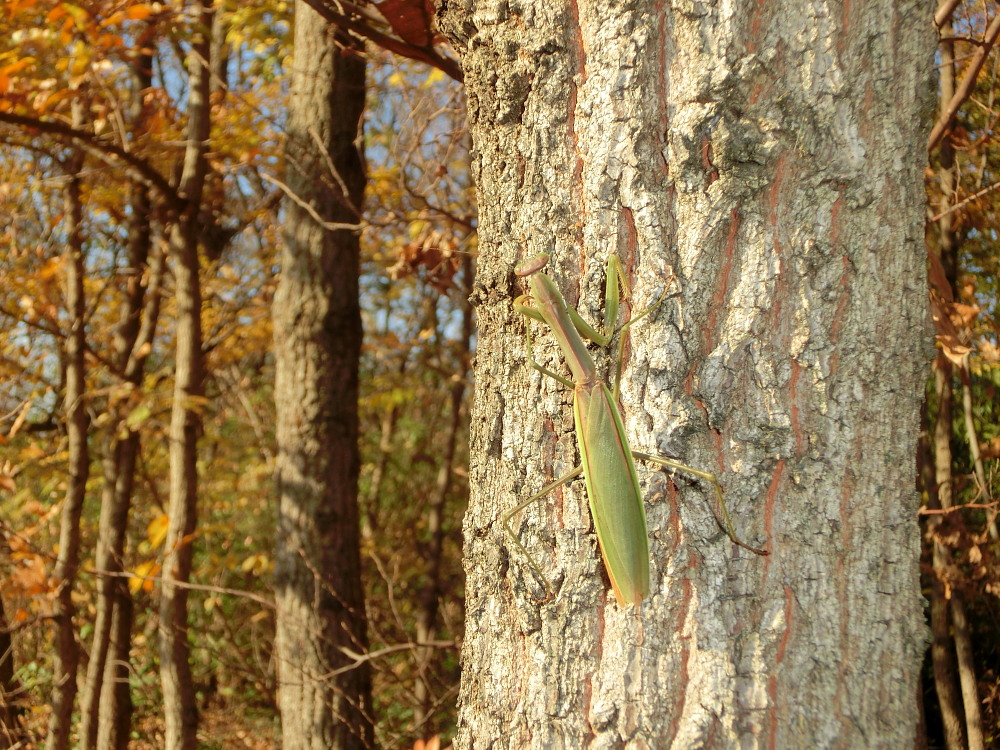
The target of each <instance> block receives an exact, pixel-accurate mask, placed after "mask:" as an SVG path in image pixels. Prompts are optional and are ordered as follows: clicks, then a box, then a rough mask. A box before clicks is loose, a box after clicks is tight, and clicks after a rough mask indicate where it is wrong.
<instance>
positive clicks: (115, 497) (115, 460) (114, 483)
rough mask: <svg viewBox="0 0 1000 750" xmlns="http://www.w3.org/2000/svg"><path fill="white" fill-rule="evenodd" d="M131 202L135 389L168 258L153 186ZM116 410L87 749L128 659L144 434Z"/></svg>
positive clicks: (129, 333)
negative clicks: (109, 683)
mask: <svg viewBox="0 0 1000 750" xmlns="http://www.w3.org/2000/svg"><path fill="white" fill-rule="evenodd" d="M143 88H144V87H143ZM140 90H142V89H140ZM131 203H132V222H133V224H132V227H131V232H130V234H131V239H130V247H129V266H130V268H131V271H132V273H133V276H132V277H131V278H130V280H129V289H128V293H127V294H126V297H125V308H124V310H123V311H122V318H121V321H120V323H119V328H118V335H117V336H116V337H115V365H116V368H117V373H116V374H117V375H118V376H119V377H120V378H121V379H122V380H123V381H124V382H126V383H131V384H132V385H133V386H134V387H135V388H136V390H137V392H138V389H139V386H140V384H141V382H142V376H143V372H144V369H145V361H146V356H147V355H146V354H144V353H143V352H144V351H146V350H149V349H150V346H149V345H150V344H151V343H152V338H153V333H154V331H155V329H156V320H157V318H158V317H159V309H160V292H159V287H160V279H161V277H162V273H163V267H164V264H163V256H162V254H161V253H159V252H157V253H155V254H154V257H153V260H152V263H150V264H149V266H148V267H147V261H148V260H149V251H150V240H151V232H150V224H149V222H150V216H149V209H150V206H149V191H148V189H147V188H146V187H145V186H136V187H135V188H134V191H133V199H132V202H131ZM144 275H145V279H146V281H145V283H144V282H143V277H144ZM147 290H148V292H149V296H148V298H147V296H146V293H147ZM130 405H131V402H129V401H126V408H127V407H128V406H130ZM117 416H118V419H117V420H116V421H115V423H114V424H113V426H112V428H111V430H109V434H108V437H107V456H106V457H105V460H104V467H105V470H104V490H103V493H102V497H101V516H100V523H99V527H98V528H99V531H98V538H97V549H96V552H95V563H96V566H97V569H98V571H101V572H100V573H99V575H98V578H97V614H96V615H95V617H94V639H93V646H92V647H91V649H90V661H89V663H88V664H87V679H86V682H85V683H84V694H83V701H82V705H81V709H80V714H81V716H80V746H81V748H83V750H89V749H90V748H92V747H95V744H96V742H97V735H98V722H99V716H100V702H101V695H102V694H103V693H104V692H105V684H104V678H105V675H106V674H108V673H109V670H108V669H107V668H106V665H107V662H108V658H109V656H110V657H111V658H112V661H114V660H121V659H124V660H125V661H126V662H127V661H128V660H129V659H128V650H127V649H126V650H125V652H124V653H123V654H120V653H113V652H114V650H115V649H114V646H113V644H114V641H113V638H112V620H113V619H114V617H115V616H116V614H115V607H116V605H117V604H118V603H120V602H121V601H122V600H123V599H125V598H130V597H131V594H130V593H129V590H128V584H127V582H126V580H125V579H124V578H121V577H117V576H116V575H115V574H116V573H121V572H123V571H124V569H125V567H124V558H125V538H126V531H127V526H128V515H129V511H130V509H131V507H132V490H133V487H134V484H135V464H136V459H137V457H138V455H139V446H140V439H139V432H138V431H136V430H133V429H131V428H129V427H128V426H127V424H125V417H126V416H127V413H125V412H123V413H119V414H118V415H117ZM121 432H124V433H125V435H124V437H121V436H120V434H121ZM112 671H113V670H112ZM117 694H119V691H118V690H117V689H116V688H115V687H110V688H109V690H108V695H109V696H114V695H117Z"/></svg>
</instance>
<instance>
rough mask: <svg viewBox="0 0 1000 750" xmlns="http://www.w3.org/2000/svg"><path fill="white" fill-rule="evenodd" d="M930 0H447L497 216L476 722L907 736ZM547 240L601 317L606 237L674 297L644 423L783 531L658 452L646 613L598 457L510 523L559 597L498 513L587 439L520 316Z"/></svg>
mask: <svg viewBox="0 0 1000 750" xmlns="http://www.w3.org/2000/svg"><path fill="white" fill-rule="evenodd" d="M932 12H933V9H932V8H930V7H928V6H927V5H926V3H921V2H916V0H876V1H874V2H867V3H851V4H850V6H849V7H848V5H847V4H839V5H837V6H836V11H834V10H833V8H831V7H830V6H828V5H823V4H821V5H816V4H803V3H801V2H798V0H776V1H775V2H769V3H764V4H753V3H742V4H741V3H736V4H725V3H707V2H706V3H690V2H666V3H659V2H653V1H652V0H649V1H648V2H638V3H632V4H629V5H627V6H624V5H616V6H614V7H613V8H612V7H610V6H609V5H608V4H607V3H602V2H590V1H589V0H584V1H582V2H577V3H571V4H544V3H543V4H534V5H531V6H530V7H528V6H518V7H517V8H515V7H514V6H509V7H508V6H504V7H503V9H502V12H498V11H497V6H496V5H495V4H493V3H490V2H487V0H467V1H466V2H461V3H459V2H455V3H453V2H446V3H445V4H444V6H443V8H442V11H441V12H440V13H439V20H440V21H441V22H442V27H443V29H444V31H445V33H447V34H448V35H449V36H450V37H451V39H452V41H453V43H454V45H455V48H456V49H457V50H458V51H459V53H460V54H461V55H462V63H463V70H464V72H465V81H466V85H467V92H468V101H469V124H470V131H471V134H472V138H473V143H474V146H475V152H474V153H475V159H474V173H475V175H476V178H477V181H478V189H479V208H480V224H479V240H480V264H479V268H478V272H477V291H476V292H475V298H476V300H477V302H478V303H479V307H478V311H477V312H478V319H479V338H478V346H477V351H476V374H475V383H476V394H475V398H474V404H475V407H474V413H473V415H472V419H471V425H472V436H471V442H472V455H471V459H470V464H471V471H470V473H471V492H470V501H469V510H468V512H467V514H466V519H465V543H466V547H465V555H466V570H467V572H468V583H467V586H466V591H467V599H466V634H465V638H464V641H463V654H462V665H463V673H462V688H461V695H460V698H459V703H460V708H459V720H458V733H457V736H456V739H455V745H456V747H457V748H470V747H490V746H495V745H496V744H497V742H498V739H497V738H502V742H503V743H504V744H505V745H509V746H511V747H525V748H526V747H538V748H542V747H623V746H627V747H630V746H636V747H653V748H691V747H700V748H715V747H719V748H721V747H742V746H746V747H774V748H786V747H787V748H794V747H843V748H854V747H859V748H860V747H865V748H903V747H912V745H913V741H914V736H915V730H916V727H917V723H918V720H919V716H918V710H917V703H916V700H915V699H916V697H917V695H918V691H917V684H918V679H919V667H920V660H921V655H922V653H923V650H924V637H925V635H926V632H925V625H924V622H923V615H922V610H923V606H922V600H921V598H920V587H919V575H918V572H919V571H918V561H919V528H918V525H917V522H916V510H917V505H918V498H917V496H916V492H915V490H914V483H913V476H912V472H913V455H914V450H915V448H916V437H917V428H918V413H919V405H920V394H921V389H922V384H923V381H924V377H925V373H926V364H927V362H926V351H927V350H926V343H925V342H924V336H925V331H926V322H927V319H926V297H925V294H926V269H925V268H924V266H923V257H924V253H923V252H922V238H923V225H924V220H923V209H924V195H923V188H922V185H921V177H922V174H923V170H924V168H925V165H926V151H925V144H926V127H927V125H928V120H929V105H930V104H931V97H932V94H933V88H932V86H931V85H930V81H929V74H928V71H930V70H931V65H932V57H933V50H934V35H933V30H932V27H931V23H930V22H931V13H932ZM539 252H547V253H549V254H550V258H551V260H550V263H549V266H548V268H549V272H550V274H551V275H552V276H553V277H554V279H555V280H556V282H557V284H558V285H559V286H560V288H561V289H562V290H563V293H564V294H565V295H566V297H567V300H568V303H569V304H570V305H571V306H573V307H575V308H577V309H578V310H579V311H580V313H581V315H583V317H585V318H586V319H587V320H589V321H591V322H593V321H596V320H599V319H600V313H601V311H602V308H603V300H602V291H603V281H604V269H605V267H606V261H607V257H608V255H609V254H610V253H612V252H614V253H617V255H618V256H619V257H620V258H621V259H622V261H623V264H624V267H625V269H626V274H627V276H628V277H629V280H630V281H631V282H632V283H631V287H632V292H633V297H632V300H631V304H632V306H633V309H634V310H638V309H641V308H642V307H644V306H645V305H646V304H649V303H650V302H652V301H654V300H656V299H657V298H658V297H659V296H660V295H661V294H662V293H663V291H664V289H665V288H666V289H668V293H669V296H668V297H667V299H665V300H664V302H663V303H662V304H661V305H660V306H659V307H658V308H657V309H656V310H655V312H654V313H653V314H651V315H650V316H649V317H647V318H646V319H644V320H643V321H642V322H641V323H639V324H638V325H637V326H636V327H634V328H632V329H631V330H630V332H629V334H628V336H629V338H628V343H629V345H630V348H631V351H630V353H629V354H628V356H627V360H626V367H625V373H624V377H623V387H622V402H623V407H624V423H625V427H624V428H625V432H626V434H627V436H628V438H629V440H630V442H631V443H632V447H633V448H634V449H635V450H638V451H652V452H659V453H670V454H673V455H675V456H677V457H678V458H680V459H681V460H683V461H684V462H685V463H687V464H690V465H691V466H693V467H696V468H700V469H703V470H709V471H712V472H714V473H716V474H718V475H719V478H720V480H721V482H722V484H723V486H724V488H725V497H726V500H727V502H728V504H729V509H730V512H731V515H732V517H733V518H734V519H735V522H736V525H737V531H738V532H739V533H740V534H741V535H743V536H744V538H746V539H747V540H748V541H749V542H751V543H754V542H756V543H757V544H764V545H766V547H767V549H768V550H769V551H770V553H771V554H770V556H768V557H766V558H762V557H758V556H755V555H752V554H749V553H747V552H746V551H744V550H742V549H739V548H736V547H734V546H733V545H732V544H731V543H730V542H729V540H728V539H727V538H726V536H725V535H724V534H722V533H721V532H720V530H719V527H718V524H717V523H716V521H715V519H714V518H713V517H712V514H711V507H712V495H711V488H710V487H706V486H705V485H704V484H703V483H701V482H699V481H691V480H689V479H687V478H682V477H681V476H677V477H675V478H674V481H673V482H671V481H669V480H668V478H667V477H664V476H663V475H662V474H657V473H655V472H652V471H649V470H647V469H642V470H641V481H642V484H643V488H644V494H645V497H646V499H647V500H649V501H650V502H649V503H648V504H647V505H646V513H647V518H648V525H649V543H650V547H651V550H650V564H651V579H652V591H651V594H650V596H649V597H648V598H647V599H646V600H645V601H644V602H643V603H642V605H641V606H638V607H627V608H620V607H618V606H617V604H615V603H614V597H613V595H611V593H610V588H609V586H608V583H607V580H606V578H605V574H604V570H603V565H602V563H601V557H600V553H599V552H598V551H597V549H596V546H595V539H594V535H593V533H592V532H591V527H592V522H591V518H590V513H589V510H588V504H587V501H586V499H585V497H586V494H585V490H584V488H583V483H582V482H579V481H577V482H573V483H571V484H569V485H568V486H566V487H564V488H563V489H562V490H561V491H560V492H554V493H552V496H551V497H549V498H547V499H546V501H545V502H540V503H538V504H537V506H533V507H531V508H529V509H528V510H526V511H525V513H524V514H522V515H521V516H519V517H518V518H517V519H516V526H517V528H516V531H518V532H519V534H520V539H521V541H522V542H524V543H525V544H526V545H527V546H528V547H529V549H530V550H531V552H532V553H533V555H534V556H535V559H536V561H537V562H538V563H539V565H540V566H541V567H542V570H543V572H544V573H545V574H546V575H547V577H548V579H549V581H550V582H551V584H552V585H553V588H554V589H555V595H554V597H553V598H552V599H551V600H550V601H547V602H545V603H540V602H539V601H538V600H537V597H538V595H539V594H540V591H539V589H540V587H539V586H538V584H537V582H536V579H535V577H534V576H533V574H532V572H531V570H530V568H529V566H528V564H527V561H526V560H525V559H524V557H523V555H521V554H520V553H519V552H518V550H517V549H516V548H515V547H514V546H513V544H512V543H511V542H510V541H509V540H508V539H507V538H506V535H505V533H504V531H503V526H502V524H501V523H500V516H501V515H502V514H503V513H504V512H505V511H506V510H508V509H510V508H512V507H513V506H514V505H515V504H516V503H517V502H518V501H519V500H520V499H523V498H524V497H525V496H527V495H528V494H530V493H532V492H534V491H536V490H537V489H539V488H540V487H541V486H542V485H543V484H544V483H545V482H546V481H547V480H549V479H550V478H551V477H554V476H559V475H561V474H564V473H565V472H566V471H567V470H569V469H570V468H571V467H573V466H575V465H576V464H577V463H578V458H577V446H576V445H575V442H576V441H575V436H574V433H573V428H572V422H573V419H572V415H571V409H570V407H569V401H568V396H567V395H566V394H565V393H564V391H563V389H562V388H560V387H559V386H558V385H555V384H554V381H552V380H551V379H547V378H543V377H542V376H541V375H540V374H538V373H536V372H534V371H533V370H532V369H531V368H530V367H529V365H528V363H527V357H526V354H525V346H524V329H525V321H524V319H523V316H519V315H517V314H516V313H515V312H514V311H513V310H512V308H511V302H512V299H513V298H514V297H515V296H516V295H517V294H518V293H519V288H518V287H517V286H516V284H515V278H514V276H513V274H512V270H513V269H514V268H515V267H516V265H517V264H518V263H519V262H523V260H524V259H527V258H531V257H533V256H534V255H536V254H537V253H539ZM531 325H532V327H533V331H535V332H537V331H539V330H540V326H536V325H535V324H533V323H532V324H531ZM534 347H535V349H534V351H535V355H536V357H540V358H542V359H541V360H540V361H542V362H543V363H544V364H546V365H547V366H549V367H550V368H557V369H559V370H560V372H562V371H564V369H565V367H564V364H563V363H562V362H561V359H560V358H559V357H558V356H557V355H555V354H554V353H553V350H552V348H551V347H552V343H551V338H550V337H548V336H544V335H541V334H539V335H538V336H537V337H536V339H535V343H534ZM603 361H604V362H605V363H607V358H605V359H604V360H603ZM612 371H613V368H612ZM547 422H548V424H546V423H547ZM887 613H889V614H888V615H887Z"/></svg>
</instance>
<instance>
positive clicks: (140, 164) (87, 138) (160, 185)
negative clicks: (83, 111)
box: [0, 112, 187, 213]
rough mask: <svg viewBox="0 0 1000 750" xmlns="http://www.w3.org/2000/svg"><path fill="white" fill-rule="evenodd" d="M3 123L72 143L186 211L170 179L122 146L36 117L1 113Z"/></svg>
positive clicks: (184, 204) (172, 205) (171, 206)
mask: <svg viewBox="0 0 1000 750" xmlns="http://www.w3.org/2000/svg"><path fill="white" fill-rule="evenodd" d="M0 122H5V123H7V124H8V125H16V126H17V127H20V128H33V129H35V130H37V131H38V132H40V133H45V134H46V135H51V136H55V137H57V138H64V139H67V140H71V141H73V142H74V143H77V144H78V145H80V146H81V147H83V148H84V149H85V150H86V151H87V152H89V153H91V154H93V155H94V156H96V157H97V158H98V159H100V160H101V161H103V162H104V163H105V164H109V165H111V166H121V163H124V164H125V171H126V172H128V174H129V175H130V176H131V178H132V179H133V180H135V181H136V182H139V183H142V184H143V185H147V186H149V187H150V188H151V189H153V190H155V191H157V192H158V193H159V194H160V195H162V196H163V198H164V200H165V201H166V202H167V205H168V206H169V208H170V209H171V210H173V211H175V212H177V213H180V212H181V211H183V210H184V209H185V208H186V207H187V202H186V201H185V200H184V199H183V198H182V197H181V196H180V195H179V194H178V192H177V191H176V190H175V189H174V188H173V186H172V185H171V184H170V183H169V182H168V181H167V179H166V178H165V177H164V176H163V175H162V174H160V173H159V172H158V171H157V170H156V169H154V168H153V167H152V166H151V165H150V164H149V163H148V162H146V161H144V160H143V159H140V158H138V157H137V156H135V155H134V154H131V153H129V152H128V151H126V150H125V149H123V148H121V147H120V146H116V145H114V144H113V143H106V142H104V141H103V140H101V139H100V138H98V137H97V136H95V135H94V134H92V133H88V132H86V131H84V130H78V129H77V128H74V127H71V126H69V125H65V124H63V123H61V122H57V121H55V120H39V119H38V118H35V117H27V116H25V115H18V114H14V113H13V112H0Z"/></svg>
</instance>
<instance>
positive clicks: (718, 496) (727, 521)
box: [632, 451, 768, 555]
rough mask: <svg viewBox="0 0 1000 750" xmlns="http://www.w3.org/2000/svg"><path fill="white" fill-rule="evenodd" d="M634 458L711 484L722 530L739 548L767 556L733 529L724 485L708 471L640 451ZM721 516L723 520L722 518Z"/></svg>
mask: <svg viewBox="0 0 1000 750" xmlns="http://www.w3.org/2000/svg"><path fill="white" fill-rule="evenodd" d="M632 457H633V458H637V459H641V460H643V461H649V462H650V463H653V464H657V465H658V466H662V467H664V468H666V469H675V470H676V471H683V472H684V473H685V474H691V475H692V476H696V477H698V478H699V479H704V480H705V481H706V482H709V483H710V484H711V485H712V487H713V488H714V489H715V504H716V510H715V515H716V521H717V522H718V523H719V525H720V526H721V527H722V530H723V531H724V532H726V536H728V537H729V538H730V539H731V540H732V542H733V544H735V545H736V546H737V547H742V548H743V549H746V550H750V551H751V552H753V553H754V554H755V555H767V554H768V551H767V550H764V549H760V548H759V547H753V546H751V545H749V544H747V543H746V542H744V541H743V540H742V539H740V537H739V535H738V534H737V533H736V529H734V528H733V521H732V519H731V518H730V517H729V509H728V508H727V507H726V500H725V498H723V496H722V485H721V484H719V478H718V477H717V476H715V474H712V473H711V472H708V471H701V470H700V469H695V468H693V467H691V466H687V465H686V464H682V463H681V462H680V461H674V460H673V459H670V458H664V457H663V456H654V455H651V454H649V453H640V452H639V451H632ZM720 516H721V518H720Z"/></svg>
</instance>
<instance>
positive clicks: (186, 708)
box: [160, 2, 213, 750]
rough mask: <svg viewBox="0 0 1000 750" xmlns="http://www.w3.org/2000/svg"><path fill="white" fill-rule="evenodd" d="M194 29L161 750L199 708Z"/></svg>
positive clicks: (179, 255) (205, 37)
mask: <svg viewBox="0 0 1000 750" xmlns="http://www.w3.org/2000/svg"><path fill="white" fill-rule="evenodd" d="M195 14H196V15H195V17H196V18H198V19H199V28H198V30H197V31H196V32H195V35H194V40H193V42H192V53H191V55H190V56H189V58H188V69H189V94H188V102H187V114H188V129H187V139H188V140H187V147H186V149H185V152H184V164H183V169H182V172H181V179H180V185H179V192H180V194H181V195H182V196H183V197H184V199H185V200H186V201H187V204H188V205H187V208H186V211H185V214H184V215H183V216H181V217H179V219H178V221H176V222H175V223H174V224H173V226H171V228H170V241H169V244H170V252H171V255H172V256H173V261H174V263H173V276H174V301H175V305H176V309H177V324H176V333H175V336H176V354H175V363H174V366H175V371H174V395H173V406H172V409H171V415H170V430H169V436H170V470H169V473H170V499H169V503H168V508H167V513H168V515H169V516H170V524H169V526H168V528H167V536H166V540H165V545H166V555H165V558H164V563H163V584H162V591H161V593H160V681H161V683H162V685H163V706H164V714H165V720H166V721H165V723H166V743H165V748H166V750H194V748H195V746H196V738H195V732H196V730H197V726H198V706H197V704H196V702H195V690H194V682H193V680H192V677H191V665H190V661H189V656H190V647H189V645H188V632H187V619H188V617H187V600H188V590H187V589H186V588H185V587H183V586H176V585H174V584H175V582H176V583H181V584H183V583H187V582H188V580H189V579H190V577H191V561H192V554H193V547H192V543H193V535H194V531H195V528H196V525H197V501H198V469H197V458H198V455H197V443H198V434H199V432H200V430H201V416H200V408H201V406H200V404H199V400H200V399H201V397H202V393H203V377H204V376H203V372H202V367H203V364H202V358H203V354H202V333H201V280H200V277H199V262H198V235H199V227H198V215H199V209H200V206H201V195H202V191H203V188H204V182H205V174H206V169H207V164H206V161H205V148H206V143H207V141H208V135H209V125H210V122H211V108H210V105H209V84H210V79H211V76H210V68H209V66H210V47H211V43H210V37H209V31H210V29H211V28H212V15H213V13H212V4H211V2H202V3H200V4H196V5H195Z"/></svg>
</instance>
